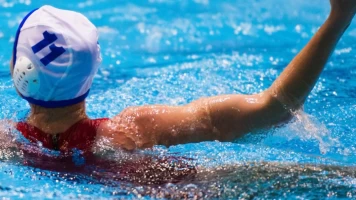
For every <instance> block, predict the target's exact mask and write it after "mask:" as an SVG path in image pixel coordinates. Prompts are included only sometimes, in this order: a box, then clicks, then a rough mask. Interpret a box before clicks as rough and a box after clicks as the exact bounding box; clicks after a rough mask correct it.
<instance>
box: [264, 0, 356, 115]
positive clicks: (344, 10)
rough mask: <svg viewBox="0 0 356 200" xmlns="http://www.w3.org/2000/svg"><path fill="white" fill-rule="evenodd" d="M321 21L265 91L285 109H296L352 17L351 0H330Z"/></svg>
mask: <svg viewBox="0 0 356 200" xmlns="http://www.w3.org/2000/svg"><path fill="white" fill-rule="evenodd" d="M330 2H331V5H332V9H331V13H330V15H329V17H328V19H327V20H326V21H325V23H324V24H323V25H322V26H321V28H320V29H319V30H318V31H317V33H316V34H315V35H314V36H313V38H312V39H311V40H310V41H309V43H308V44H307V45H306V46H305V47H304V48H303V49H302V50H301V51H300V53H299V54H298V55H297V56H296V57H295V58H294V59H293V60H292V62H291V63H290V64H289V65H288V66H287V67H286V69H285V70H284V71H283V73H282V74H281V75H280V76H279V77H278V78H277V80H276V81H274V83H273V84H272V86H271V87H270V88H269V89H268V90H267V91H266V92H267V93H268V94H269V95H270V96H271V98H276V99H277V100H278V101H280V102H281V103H282V104H283V105H285V106H286V107H287V108H288V109H292V110H296V109H299V108H300V107H301V106H302V105H303V103H304V101H305V99H306V98H307V96H308V95H309V93H310V91H311V90H312V89H313V87H314V85H315V83H316V82H317V80H318V78H319V76H320V74H321V72H322V70H323V69H324V66H325V64H326V62H327V60H328V58H329V56H330V55H331V53H332V52H333V50H334V48H335V46H336V44H337V42H338V41H339V39H340V38H341V36H342V35H343V33H344V31H345V30H346V28H347V27H348V26H349V24H350V23H351V21H352V18H353V17H354V14H355V10H356V1H354V0H342V1H341V0H331V1H330Z"/></svg>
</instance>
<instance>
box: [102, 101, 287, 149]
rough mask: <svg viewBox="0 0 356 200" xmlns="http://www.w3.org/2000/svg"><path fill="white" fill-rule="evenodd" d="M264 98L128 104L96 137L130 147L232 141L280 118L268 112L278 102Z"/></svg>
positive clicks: (123, 146) (116, 145) (114, 144)
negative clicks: (148, 104)
mask: <svg viewBox="0 0 356 200" xmlns="http://www.w3.org/2000/svg"><path fill="white" fill-rule="evenodd" d="M267 99H268V98H266V95H264V94H257V95H223V96H216V97H209V98H202V99H199V100H197V101H194V102H192V103H190V104H187V105H183V106H166V105H155V106H138V107H130V108H126V109H125V110H124V111H123V112H122V113H120V114H119V115H117V116H116V117H114V118H112V119H111V120H110V121H108V122H106V123H104V124H103V125H101V128H100V129H99V130H100V131H99V134H98V136H99V137H98V138H99V140H100V138H104V140H103V141H105V140H106V141H110V142H111V145H113V146H114V147H121V148H125V149H129V150H131V149H137V148H150V147H152V146H154V145H164V146H171V145H176V144H184V143H194V142H201V141H213V140H219V141H231V140H233V139H235V138H238V137H240V136H242V135H244V134H246V133H248V132H250V131H251V130H254V129H256V128H260V127H264V126H265V125H266V124H276V123H278V122H279V121H280V117H281V116H280V115H279V114H278V115H274V114H273V113H272V112H270V111H272V109H274V110H278V108H280V107H278V106H279V104H280V103H279V102H278V101H275V102H274V103H276V105H274V103H273V102H266V100H267ZM267 104H268V106H267ZM274 106H277V107H278V108H274ZM102 136H104V137H102Z"/></svg>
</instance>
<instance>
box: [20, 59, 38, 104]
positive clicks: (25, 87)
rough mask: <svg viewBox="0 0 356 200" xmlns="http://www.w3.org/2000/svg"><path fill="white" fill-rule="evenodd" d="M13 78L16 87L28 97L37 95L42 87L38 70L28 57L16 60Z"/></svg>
mask: <svg viewBox="0 0 356 200" xmlns="http://www.w3.org/2000/svg"><path fill="white" fill-rule="evenodd" d="M13 80H14V84H15V87H16V89H17V90H18V91H19V92H20V93H21V94H22V95H24V96H26V97H30V96H33V95H35V94H36V93H37V92H38V90H39V89H40V79H39V74H38V71H37V69H36V68H35V66H34V65H33V63H32V62H31V60H30V59H28V58H27V57H19V58H18V59H17V60H16V64H15V67H14V72H13Z"/></svg>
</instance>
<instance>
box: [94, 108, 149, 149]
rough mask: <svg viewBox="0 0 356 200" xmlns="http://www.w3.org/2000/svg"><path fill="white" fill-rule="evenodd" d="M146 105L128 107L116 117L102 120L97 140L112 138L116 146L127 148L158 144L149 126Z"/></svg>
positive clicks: (112, 142) (147, 146)
mask: <svg viewBox="0 0 356 200" xmlns="http://www.w3.org/2000/svg"><path fill="white" fill-rule="evenodd" d="M146 112H147V108H146V107H144V106H137V107H128V108H126V109H124V110H123V111H122V112H121V113H119V114H118V115H116V116H115V117H113V118H111V119H109V120H106V121H104V122H102V123H101V124H100V126H99V128H98V130H97V141H98V142H100V141H102V140H103V139H106V140H110V143H111V145H113V146H114V147H119V148H124V149H126V150H133V149H143V148H150V147H153V146H154V145H155V144H156V141H155V140H154V137H153V134H151V133H150V132H149V131H147V130H149V129H150V128H149V127H147V125H149V124H150V123H147V122H148V121H149V120H148V118H149V116H150V115H147V114H145V113H146Z"/></svg>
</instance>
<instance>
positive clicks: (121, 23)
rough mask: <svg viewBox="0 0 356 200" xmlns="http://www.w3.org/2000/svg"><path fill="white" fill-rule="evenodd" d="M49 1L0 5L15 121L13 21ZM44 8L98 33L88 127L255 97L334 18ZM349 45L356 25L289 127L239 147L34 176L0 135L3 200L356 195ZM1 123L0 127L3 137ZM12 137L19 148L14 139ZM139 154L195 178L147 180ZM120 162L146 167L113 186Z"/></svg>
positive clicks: (263, 11)
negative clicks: (133, 114) (142, 109)
mask: <svg viewBox="0 0 356 200" xmlns="http://www.w3.org/2000/svg"><path fill="white" fill-rule="evenodd" d="M44 2H45V1H30V0H0V50H1V54H0V118H2V119H13V120H18V119H20V118H22V117H24V116H25V115H26V113H27V112H28V109H29V107H28V105H27V104H26V102H24V101H23V100H21V99H20V98H19V97H18V96H17V94H16V92H15V90H14V88H13V86H12V82H11V78H10V72H9V67H8V63H9V60H10V56H11V51H12V44H13V40H14V34H15V31H16V29H17V25H18V23H19V21H20V20H21V19H22V17H23V16H24V15H25V14H26V13H27V12H28V11H29V10H32V9H33V8H35V7H39V6H41V5H42V3H44ZM47 3H49V1H48V2H47ZM51 5H53V6H56V7H59V8H63V9H73V10H76V11H79V12H82V13H83V14H84V15H86V16H87V17H88V18H89V19H90V20H91V21H93V23H94V24H95V25H96V26H97V27H98V29H99V31H100V44H101V48H102V54H103V59H104V60H103V64H102V66H101V68H100V70H99V73H98V75H97V76H96V78H95V81H94V85H93V87H92V90H91V95H90V97H89V98H88V99H87V105H88V107H87V109H88V113H89V115H90V116H91V117H93V118H94V117H106V116H109V117H112V116H115V115H116V114H118V113H120V111H122V110H123V109H124V108H125V107H128V106H132V105H143V104H170V105H181V104H185V103H188V102H191V101H192V100H195V99H198V98H200V97H206V96H213V95H219V94H229V93H242V94H250V93H256V92H260V91H262V90H264V89H266V88H268V87H269V86H270V85H271V83H272V82H273V80H274V79H275V78H276V77H277V76H278V74H279V73H280V72H281V71H282V69H283V68H284V67H285V66H286V65H287V64H288V63H289V61H290V60H291V59H292V58H293V57H294V56H295V55H296V53H297V52H298V51H299V50H300V49H301V48H302V47H303V46H304V45H305V44H306V43H307V41H308V40H309V39H310V37H311V36H312V35H313V34H314V33H315V32H316V30H317V29H318V27H319V26H320V25H321V24H322V22H323V21H324V20H325V19H326V17H327V14H328V12H329V5H328V1H325V0H315V1H306V0H300V1H293V0H285V1H281V0H265V1H260V0H249V1H242V0H235V1H233V0H226V1H219V0H145V1H143V0H132V1H114V0H100V1H90V0H88V1H69V0H68V1H64V0H63V1H57V2H54V1H53V2H51ZM355 41H356V26H355V23H353V24H352V25H351V26H350V28H349V29H348V31H347V32H346V33H345V35H344V37H343V38H342V39H341V41H340V43H339V44H338V46H337V47H336V50H335V53H334V55H333V56H332V57H331V58H330V61H329V62H328V64H327V67H326V69H325V70H324V72H323V74H322V76H321V78H320V80H319V82H318V83H317V85H316V87H315V88H314V90H313V91H312V93H311V95H310V96H309V98H308V100H307V102H306V104H305V109H304V112H298V113H296V114H295V119H294V120H293V121H292V122H291V123H289V124H287V125H285V126H283V127H279V128H276V129H273V130H265V131H261V132H259V133H253V134H250V135H247V136H246V137H244V138H241V139H239V140H237V141H235V142H226V143H221V142H203V143H199V144H186V145H178V146H173V147H170V148H164V147H159V146H157V147H155V148H154V149H152V150H147V151H138V152H135V153H134V154H133V155H130V154H129V155H127V154H124V153H123V152H120V151H119V150H107V149H106V148H104V150H103V152H101V153H100V154H101V156H102V157H105V159H109V160H111V161H113V162H111V164H110V165H109V166H110V167H109V169H110V170H108V171H105V170H107V169H105V170H102V171H100V170H99V169H97V168H95V167H97V166H96V165H95V164H91V165H90V162H89V161H88V160H85V161H84V163H86V164H84V165H80V166H79V167H74V168H75V170H73V169H71V170H63V168H61V167H59V168H60V169H53V168H52V169H47V168H44V167H43V166H45V165H47V164H48V165H56V166H63V165H65V163H64V164H63V163H58V161H53V160H50V161H39V162H40V163H42V164H41V165H42V167H40V166H38V165H36V164H33V163H36V162H37V160H38V159H39V158H36V157H30V158H26V159H25V158H24V156H23V152H22V151H19V150H11V149H10V147H8V146H9V145H10V144H9V142H7V138H6V137H7V135H6V137H5V136H2V137H1V139H0V143H1V150H0V158H1V159H0V160H1V161H0V197H8V198H11V199H18V198H24V199H34V198H35V199H73V198H74V199H77V198H83V199H100V198H102V199H111V198H114V199H115V198H138V197H143V198H147V199H150V198H195V197H196V198H226V199H236V198H246V199H251V198H256V199H265V198H268V199H271V198H290V199H296V198H308V199H310V198H316V199H324V198H331V199H333V198H352V197H354V198H355V196H356V174H355V163H356V156H355V150H356V143H355V141H356V123H355V119H356V106H355V98H356V93H355V88H356V80H355V78H354V76H355V74H356V68H355V65H356V57H355V50H354V49H355V48H356V43H355ZM6 126H7V123H6V122H2V123H1V127H2V128H1V129H2V130H3V131H5V130H7V128H6ZM6 132H7V131H6ZM7 134H11V135H15V138H16V140H18V141H23V140H24V139H23V138H21V136H19V135H18V133H15V132H11V133H7ZM24 142H26V141H24ZM28 148H29V149H31V148H33V147H31V146H28ZM45 154H50V155H52V156H53V155H54V154H55V153H54V152H45ZM102 154H105V155H102ZM142 156H145V157H157V156H158V157H159V158H158V159H156V160H155V161H153V162H152V163H153V164H152V166H151V167H148V168H149V170H151V171H150V172H152V173H156V172H157V171H159V169H161V167H162V166H160V165H159V163H160V162H161V161H162V162H163V163H168V164H169V165H170V166H173V168H175V169H176V170H177V171H179V169H181V168H183V169H190V167H184V166H183V167H182V166H180V165H179V164H178V165H177V161H174V160H172V159H170V158H171V157H172V156H182V157H184V159H182V160H184V163H187V164H189V165H191V166H194V167H195V168H196V170H197V174H195V175H194V176H182V177H180V176H179V175H180V174H175V173H176V172H174V173H173V175H172V174H171V175H172V176H173V178H172V179H167V180H163V181H162V179H164V177H167V176H166V175H163V176H161V177H158V178H157V179H150V178H148V179H146V178H143V177H144V175H145V172H144V171H145V170H146V168H144V167H145V164H142V162H141V161H140V159H139V158H137V157H142ZM78 159H79V160H80V156H79V158H78ZM127 159H129V160H130V159H132V160H134V161H133V163H134V164H133V166H137V167H138V168H139V167H140V166H141V167H142V166H144V167H143V168H142V169H141V168H140V170H141V171H140V170H137V173H135V170H134V171H130V173H127V174H126V175H125V176H124V177H121V178H118V177H119V176H120V175H122V174H120V170H119V169H121V168H120V166H122V160H127ZM29 162H30V163H32V165H31V164H28V163H29ZM44 162H45V164H44ZM146 167H147V166H146ZM138 168H137V169H138ZM94 169H95V170H94ZM116 169H117V170H116ZM183 171H184V170H183ZM140 177H142V180H141V179H140ZM168 177H169V176H168ZM140 180H141V181H140Z"/></svg>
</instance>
